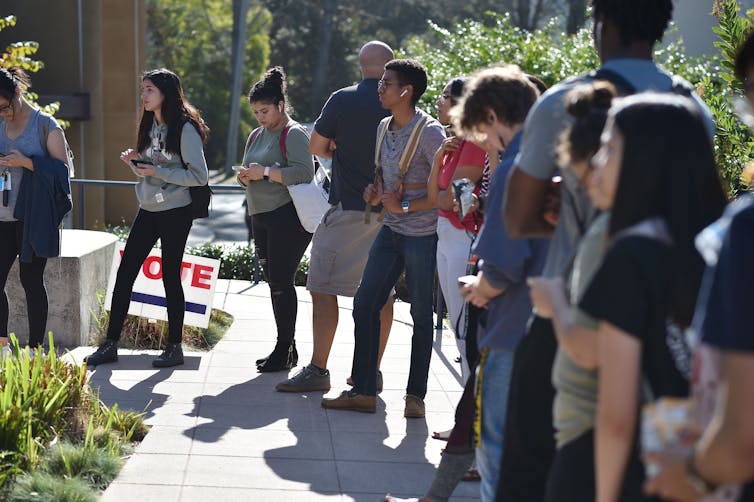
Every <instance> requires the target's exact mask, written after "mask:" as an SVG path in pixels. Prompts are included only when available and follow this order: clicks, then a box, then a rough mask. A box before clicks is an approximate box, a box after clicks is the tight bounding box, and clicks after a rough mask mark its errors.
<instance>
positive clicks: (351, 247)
mask: <svg viewBox="0 0 754 502" xmlns="http://www.w3.org/2000/svg"><path fill="white" fill-rule="evenodd" d="M381 227H382V223H381V222H379V221H377V214H373V215H372V218H371V223H369V224H366V223H364V211H344V210H343V208H342V207H341V205H340V204H338V205H337V206H332V207H331V208H330V209H329V210H328V211H327V212H326V213H325V216H324V217H323V218H322V223H320V224H319V226H318V227H317V230H316V231H315V232H314V237H313V238H312V248H311V257H310V259H309V277H308V279H307V281H306V289H308V290H309V291H313V292H315V293H325V294H330V295H340V296H354V295H355V294H356V290H357V289H358V287H359V283H360V282H361V276H362V275H363V274H364V267H365V266H366V264H367V258H369V249H370V248H371V247H372V242H373V241H374V238H375V237H376V236H377V232H378V231H379V229H380V228H381Z"/></svg>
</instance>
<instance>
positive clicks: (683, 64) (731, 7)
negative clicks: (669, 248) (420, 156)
mask: <svg viewBox="0 0 754 502" xmlns="http://www.w3.org/2000/svg"><path fill="white" fill-rule="evenodd" d="M738 8H739V7H738V3H737V2H736V1H735V0H719V2H718V7H717V10H716V14H717V16H718V20H719V27H718V28H717V29H716V32H717V34H718V36H719V41H718V42H717V44H716V45H717V47H718V48H719V49H720V50H721V53H720V55H719V56H716V57H712V58H692V57H688V56H687V55H686V54H685V50H684V47H683V43H682V42H681V41H680V40H679V39H678V36H677V30H676V29H675V28H671V30H670V31H669V33H668V34H667V35H666V39H668V40H670V42H668V43H665V44H664V45H662V46H660V47H658V48H657V50H656V51H655V54H654V57H655V60H656V61H657V62H658V63H659V64H660V65H661V66H663V67H665V68H666V69H667V70H668V71H670V72H672V73H675V74H677V75H680V76H682V77H684V78H685V79H687V80H688V81H689V82H691V83H692V84H693V85H694V86H696V87H697V90H698V92H699V94H700V96H701V97H702V99H704V101H705V102H706V103H707V105H708V106H709V107H710V110H711V111H712V115H713V117H714V119H715V124H716V134H715V160H716V161H717V164H718V166H719V168H720V173H721V176H722V178H723V180H724V181H725V183H726V185H727V188H728V191H729V193H730V194H731V195H733V196H735V195H737V194H738V193H739V192H740V191H741V190H742V189H744V188H745V187H744V185H743V184H742V182H741V171H742V168H743V166H744V165H745V164H747V163H748V162H749V161H750V160H751V159H752V158H754V141H752V137H751V134H750V132H749V130H748V129H747V128H746V127H744V126H743V125H742V124H741V123H740V121H739V120H738V118H737V117H736V115H735V113H734V112H733V110H732V107H731V95H732V94H734V93H738V92H740V91H741V83H740V82H738V81H737V80H736V79H735V77H734V76H733V73H732V67H733V58H734V55H735V48H736V47H738V45H739V44H740V43H741V42H742V41H743V39H744V37H745V35H746V34H747V33H748V32H749V31H750V30H751V29H752V26H754V13H752V11H750V12H749V13H748V14H747V16H746V17H740V16H738V15H737V11H738ZM491 16H492V20H493V22H491V23H487V24H483V23H480V22H477V21H471V20H467V21H463V22H460V23H457V24H456V25H455V26H454V27H453V29H451V30H446V29H443V28H441V27H439V26H437V25H435V24H432V23H430V24H429V30H428V32H427V34H425V35H422V36H417V37H414V38H412V39H410V40H409V41H408V42H407V44H406V47H405V48H404V49H402V50H401V51H400V53H402V54H409V55H411V57H413V58H416V59H418V60H420V61H421V62H422V64H423V65H424V66H425V67H426V68H427V71H428V73H429V75H430V83H429V86H428V88H427V92H426V93H425V94H424V96H423V97H422V100H421V101H420V106H421V107H422V108H423V109H425V110H426V111H428V112H430V113H434V112H435V101H436V99H437V96H438V94H439V93H440V92H441V91H442V89H443V87H444V86H445V84H446V83H447V82H448V81H449V80H450V79H451V78H454V77H457V76H460V75H469V74H471V73H473V72H474V71H476V70H478V69H480V68H484V67H486V66H490V65H496V64H503V63H513V64H517V65H519V66H520V67H521V68H522V69H523V70H524V71H526V72H528V73H531V74H533V75H536V76H538V77H539V78H541V79H542V80H543V81H544V82H545V83H546V84H547V85H548V86H549V85H553V84H555V83H557V82H559V81H561V80H564V79H566V78H569V77H573V76H576V75H579V74H583V73H586V72H588V71H590V70H593V69H596V68H597V67H598V66H599V59H598V57H597V54H596V52H595V51H594V47H593V42H592V37H591V35H590V33H589V30H588V28H584V29H582V30H580V31H579V32H577V33H575V34H573V35H568V34H565V33H562V32H561V31H560V24H559V22H558V20H555V19H553V20H551V21H550V22H548V23H546V24H545V26H544V27H543V28H542V29H537V30H534V31H526V30H522V29H521V28H517V27H516V26H514V25H513V24H512V23H511V20H510V16H509V15H507V14H506V15H496V14H491ZM491 41H495V43H491Z"/></svg>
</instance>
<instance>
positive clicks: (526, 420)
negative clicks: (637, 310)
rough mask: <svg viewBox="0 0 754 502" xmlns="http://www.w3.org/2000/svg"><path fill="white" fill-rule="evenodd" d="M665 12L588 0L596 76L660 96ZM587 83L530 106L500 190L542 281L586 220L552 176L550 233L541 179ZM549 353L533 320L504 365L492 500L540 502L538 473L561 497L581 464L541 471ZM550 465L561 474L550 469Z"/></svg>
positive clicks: (561, 265) (572, 190)
mask: <svg viewBox="0 0 754 502" xmlns="http://www.w3.org/2000/svg"><path fill="white" fill-rule="evenodd" d="M626 9H627V10H626ZM672 10H673V4H672V1H671V0H634V1H632V2H630V5H629V2H619V1H616V0H594V1H593V11H592V12H593V16H594V37H595V43H596V46H597V52H598V53H599V56H600V59H601V61H602V63H603V65H602V68H603V69H605V70H608V71H610V72H612V73H614V74H617V75H618V76H619V78H622V79H623V80H626V81H627V83H628V84H629V85H630V86H632V87H633V88H634V89H635V90H636V91H637V92H641V91H645V90H654V91H658V92H667V91H670V90H671V88H672V86H673V79H672V77H671V75H669V74H668V73H667V72H665V71H664V70H662V69H661V68H659V67H658V66H657V65H656V64H655V63H654V62H653V61H652V52H653V46H654V44H655V43H656V42H657V41H659V40H660V39H661V38H662V35H663V33H664V31H665V28H666V27H667V24H668V22H669V21H670V18H671V15H672ZM589 78H591V77H589V76H584V77H580V78H574V79H569V80H567V81H565V82H563V83H561V84H558V85H556V86H554V87H553V88H552V89H550V90H549V91H548V92H546V93H545V94H544V95H543V96H542V97H541V98H540V100H539V101H538V102H537V103H536V104H535V105H534V107H533V108H532V110H531V111H530V113H529V115H528V117H527V119H526V122H525V124H524V136H523V140H522V143H521V150H520V152H519V155H518V157H517V158H516V161H515V166H514V168H513V170H512V171H511V175H510V178H509V181H508V185H507V189H506V200H505V204H504V210H503V211H504V221H505V225H506V228H507V229H508V232H509V233H510V234H511V235H512V236H514V237H532V236H550V235H551V236H552V241H551V244H550V251H549V254H548V258H547V262H546V264H545V270H544V275H546V276H549V277H554V276H565V275H566V274H567V273H568V270H569V269H570V266H571V263H572V261H573V256H574V251H575V249H576V246H577V244H578V242H579V240H580V239H581V238H582V236H583V234H584V232H585V231H586V229H587V227H588V226H589V224H590V222H591V221H592V220H593V218H594V216H595V211H594V209H593V208H592V206H591V204H590V203H589V201H588V200H587V198H586V194H585V193H584V192H583V191H582V190H581V189H579V187H578V180H576V179H575V177H574V176H573V174H572V173H571V172H570V170H565V171H564V172H562V173H561V175H562V178H563V179H562V182H561V183H560V199H561V203H560V212H559V218H558V223H557V226H555V227H553V226H552V225H551V224H550V223H548V221H547V220H545V218H544V212H545V207H546V205H547V204H546V203H547V199H548V194H549V193H550V191H551V178H552V176H553V175H554V174H556V172H557V158H556V156H557V154H556V148H557V145H558V142H559V139H560V135H561V134H562V132H563V131H564V130H565V129H566V128H567V127H568V126H569V124H570V119H569V116H568V114H567V113H566V103H565V102H564V97H565V95H566V94H567V93H568V92H569V91H570V90H571V89H572V88H573V87H575V86H576V85H578V84H580V83H583V82H584V81H585V80H586V79H589ZM694 99H696V100H697V101H698V102H699V106H700V108H701V109H702V110H703V111H704V113H705V114H706V115H707V116H708V117H711V115H710V114H709V111H708V110H707V109H706V107H705V106H704V105H703V104H702V103H701V100H699V98H698V97H696V96H694ZM708 122H711V119H710V120H708ZM556 346H557V345H556V342H555V339H554V333H553V330H552V324H551V323H550V322H549V320H545V319H542V318H539V317H536V316H535V317H534V322H532V323H531V324H530V328H529V331H528V332H527V334H526V336H525V337H524V339H523V341H522V342H521V344H520V345H519V347H518V349H517V350H516V355H515V359H514V360H515V363H514V369H513V379H512V381H511V388H510V395H511V399H510V401H509V407H508V414H507V419H506V427H507V430H506V438H515V439H513V440H511V441H508V440H506V443H505V447H504V452H503V461H502V466H501V473H500V482H499V484H498V486H499V490H498V498H497V500H499V501H515V500H541V499H542V498H543V497H544V496H545V494H544V487H545V486H546V485H547V483H548V477H547V473H548V472H551V474H550V481H549V482H550V483H551V484H552V485H553V487H554V486H557V487H559V488H560V489H561V492H562V491H563V487H562V486H561V485H560V484H559V483H560V482H561V481H564V480H565V481H567V480H568V479H569V476H570V479H571V480H573V479H575V477H574V475H573V473H572V472H569V473H568V474H563V472H562V471H564V470H566V469H567V466H568V465H569V464H570V465H572V466H579V465H581V466H583V459H582V460H581V461H579V460H576V459H574V458H570V459H565V460H564V461H563V462H560V463H558V464H557V465H555V466H553V469H552V471H550V464H551V462H552V459H553V454H554V447H555V444H554V441H553V439H552V438H553V428H552V399H553V396H554V390H553V388H552V384H551V382H550V376H551V368H552V362H553V358H554V355H555V350H556ZM543 438H548V440H543ZM560 454H561V452H560V451H559V452H558V455H560ZM558 466H566V467H564V468H562V469H561V470H559V469H557V468H556V467H558ZM586 472H589V469H588V468H587V469H586ZM581 484H584V483H581ZM587 484H588V483H587ZM553 487H549V488H548V497H549V498H548V500H556V499H557V496H558V493H560V492H558V491H557V488H553ZM552 497H555V498H552ZM557 500H586V499H579V498H578V497H575V498H573V499H570V498H568V499H565V498H562V499H557Z"/></svg>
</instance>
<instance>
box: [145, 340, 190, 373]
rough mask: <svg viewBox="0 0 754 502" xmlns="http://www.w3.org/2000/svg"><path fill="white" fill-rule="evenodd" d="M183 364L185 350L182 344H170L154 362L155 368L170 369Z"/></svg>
mask: <svg viewBox="0 0 754 502" xmlns="http://www.w3.org/2000/svg"><path fill="white" fill-rule="evenodd" d="M179 364H183V348H182V347H181V344H180V343H169V344H167V345H166V346H165V350H164V351H163V352H162V354H160V356H159V357H158V358H157V359H155V360H154V361H152V366H154V367H155V368H168V367H170V366H178V365H179Z"/></svg>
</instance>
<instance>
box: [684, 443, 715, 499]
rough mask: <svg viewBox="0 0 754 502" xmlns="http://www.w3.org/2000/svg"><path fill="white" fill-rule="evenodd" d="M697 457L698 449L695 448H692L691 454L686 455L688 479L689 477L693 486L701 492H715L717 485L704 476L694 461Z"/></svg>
mask: <svg viewBox="0 0 754 502" xmlns="http://www.w3.org/2000/svg"><path fill="white" fill-rule="evenodd" d="M695 458H696V450H695V449H694V450H691V454H689V456H688V457H686V479H688V481H689V483H690V484H691V486H693V487H694V489H696V491H698V492H699V493H701V494H704V495H706V494H708V493H712V492H714V491H715V489H717V485H715V484H713V483H710V482H709V481H707V480H706V479H704V478H703V477H702V475H701V473H700V472H699V470H698V469H697V468H696V463H695V462H694V459H695Z"/></svg>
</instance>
